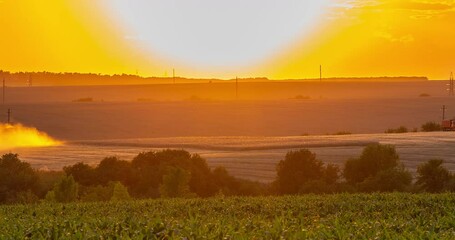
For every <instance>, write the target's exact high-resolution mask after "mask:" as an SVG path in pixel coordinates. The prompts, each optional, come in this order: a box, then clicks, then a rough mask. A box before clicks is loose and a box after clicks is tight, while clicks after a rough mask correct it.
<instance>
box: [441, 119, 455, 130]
mask: <svg viewBox="0 0 455 240" xmlns="http://www.w3.org/2000/svg"><path fill="white" fill-rule="evenodd" d="M441 126H442V130H443V131H455V118H454V119H451V120H443V121H442V124H441Z"/></svg>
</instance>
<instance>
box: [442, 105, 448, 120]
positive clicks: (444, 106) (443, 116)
mask: <svg viewBox="0 0 455 240" xmlns="http://www.w3.org/2000/svg"><path fill="white" fill-rule="evenodd" d="M446 110H447V108H446V105H442V121H444V120H445V119H446Z"/></svg>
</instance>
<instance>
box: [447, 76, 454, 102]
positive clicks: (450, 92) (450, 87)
mask: <svg viewBox="0 0 455 240" xmlns="http://www.w3.org/2000/svg"><path fill="white" fill-rule="evenodd" d="M448 90H449V95H450V96H454V94H455V91H454V90H455V86H454V78H453V72H451V73H450V80H449V89H448Z"/></svg>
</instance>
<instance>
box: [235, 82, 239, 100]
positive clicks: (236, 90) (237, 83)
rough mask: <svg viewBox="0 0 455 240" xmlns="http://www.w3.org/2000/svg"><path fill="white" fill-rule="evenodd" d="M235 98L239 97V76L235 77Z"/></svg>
mask: <svg viewBox="0 0 455 240" xmlns="http://www.w3.org/2000/svg"><path fill="white" fill-rule="evenodd" d="M235 99H237V100H238V99H239V78H238V77H235Z"/></svg>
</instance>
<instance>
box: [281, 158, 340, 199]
mask: <svg viewBox="0 0 455 240" xmlns="http://www.w3.org/2000/svg"><path fill="white" fill-rule="evenodd" d="M337 180H338V168H337V167H336V166H335V165H331V164H329V165H327V167H326V166H324V163H323V162H322V161H321V160H318V159H317V158H316V154H314V153H312V152H310V151H309V150H307V149H301V150H298V151H290V152H288V153H287V154H286V157H285V159H284V160H281V161H280V162H279V163H278V165H277V177H276V180H275V182H274V185H275V188H276V191H277V192H278V193H280V194H296V193H299V192H301V188H302V186H303V185H304V184H306V183H308V182H310V181H324V182H325V183H327V184H333V183H335V182H336V181H337Z"/></svg>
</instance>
